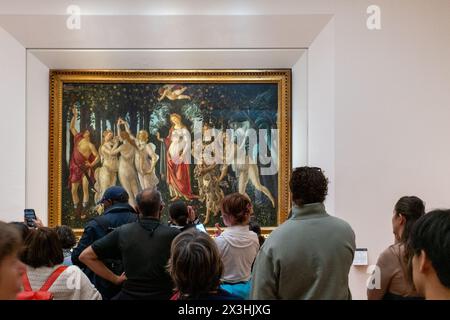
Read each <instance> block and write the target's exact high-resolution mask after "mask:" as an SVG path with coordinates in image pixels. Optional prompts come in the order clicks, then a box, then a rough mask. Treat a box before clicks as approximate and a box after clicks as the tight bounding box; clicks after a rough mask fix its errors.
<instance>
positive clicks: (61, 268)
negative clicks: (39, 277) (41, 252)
mask: <svg viewBox="0 0 450 320" xmlns="http://www.w3.org/2000/svg"><path fill="white" fill-rule="evenodd" d="M66 269H67V266H59V267H58V268H56V270H55V271H53V273H52V274H51V275H50V277H48V279H47V281H45V283H44V285H43V286H42V288H41V289H40V290H39V291H48V289H50V287H51V286H52V284H53V283H54V282H55V281H56V279H58V277H59V276H60V275H61V273H63V272H64V271H65V270H66Z"/></svg>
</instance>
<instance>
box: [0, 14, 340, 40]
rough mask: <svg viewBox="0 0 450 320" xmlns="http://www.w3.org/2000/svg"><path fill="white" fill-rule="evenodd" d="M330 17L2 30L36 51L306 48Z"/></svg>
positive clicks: (9, 22) (16, 25) (108, 21)
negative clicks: (52, 49)
mask: <svg viewBox="0 0 450 320" xmlns="http://www.w3.org/2000/svg"><path fill="white" fill-rule="evenodd" d="M331 18H332V16H331V15H326V14H314V15H264V16H263V15H258V16H254V15H252V16H243V15H239V16H236V15H235V16H231V15H228V16H205V15H200V16H199V15H182V16H179V15H178V16H143V15H139V16H125V15H122V16H117V15H116V16H104V15H103V16H92V15H90V16H81V29H80V30H70V29H68V28H67V27H66V20H67V16H64V15H20V16H17V15H3V16H0V26H1V27H3V28H4V29H5V30H6V31H7V32H9V33H10V34H11V35H12V36H13V37H14V38H16V39H17V40H18V41H19V42H20V43H21V44H22V45H23V46H24V47H25V48H34V49H40V48H44V49H48V48H54V49H74V48H76V49H79V48H84V49H215V48H234V49H242V48H307V47H309V46H310V45H311V43H312V42H313V41H314V39H315V37H316V36H317V35H318V34H319V33H320V31H321V30H322V29H323V28H324V26H325V25H326V24H327V23H328V22H329V21H330V19H331Z"/></svg>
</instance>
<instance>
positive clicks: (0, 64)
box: [0, 27, 26, 221]
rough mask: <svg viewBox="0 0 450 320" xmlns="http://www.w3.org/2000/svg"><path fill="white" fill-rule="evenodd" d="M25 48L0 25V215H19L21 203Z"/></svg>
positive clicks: (23, 200) (23, 182) (22, 192)
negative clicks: (0, 149)
mask: <svg viewBox="0 0 450 320" xmlns="http://www.w3.org/2000/svg"><path fill="white" fill-rule="evenodd" d="M25 63H26V57H25V48H24V47H23V46H22V45H20V43H19V42H17V41H16V40H15V39H14V38H13V37H11V35H9V34H8V33H7V32H6V31H5V30H4V29H2V28H1V27H0V76H1V81H0V97H1V102H0V110H1V114H2V117H1V121H0V122H1V124H0V137H1V138H0V141H1V147H2V151H1V160H0V177H1V183H0V194H1V197H2V200H1V203H0V219H2V220H6V221H8V220H12V219H17V218H22V216H23V208H24V206H25V127H26V123H25V76H26V74H25V68H26V66H25Z"/></svg>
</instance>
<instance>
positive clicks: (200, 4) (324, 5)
mask: <svg viewBox="0 0 450 320" xmlns="http://www.w3.org/2000/svg"><path fill="white" fill-rule="evenodd" d="M337 1H339V2H341V3H342V2H343V1H344V0H314V1H312V0H126V1H125V0H13V1H11V0H0V14H16V15H23V14H25V15H26V14H36V15H55V14H56V15H64V14H66V9H67V7H68V6H69V5H73V4H75V5H78V6H79V7H80V9H81V12H82V14H92V15H269V14H274V15H277V14H302V13H303V14H304V13H305V12H306V13H309V14H312V13H331V12H330V8H334V7H335V2H337Z"/></svg>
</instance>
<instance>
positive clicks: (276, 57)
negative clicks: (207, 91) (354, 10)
mask: <svg viewBox="0 0 450 320" xmlns="http://www.w3.org/2000/svg"><path fill="white" fill-rule="evenodd" d="M73 4H75V5H78V6H79V7H80V9H81V14H82V15H81V29H80V30H70V29H68V28H67V27H66V22H67V19H68V17H69V16H68V14H67V12H66V10H67V7H68V6H69V5H73ZM330 8H334V4H333V0H317V1H305V0H214V1H211V0H189V1H186V0H170V1H167V0H164V1H163V0H127V1H124V0H108V1H105V0H69V1H67V0H38V1H37V0H14V1H10V0H0V27H1V28H3V29H5V30H6V31H7V32H8V33H9V34H11V35H12V36H13V37H14V38H15V39H16V40H17V41H19V42H20V43H21V44H22V45H23V46H24V47H25V48H27V49H28V52H29V53H30V54H33V55H34V56H36V57H37V58H38V59H39V60H40V61H42V62H43V63H44V64H45V65H46V66H47V67H49V68H50V69H111V68H115V69H174V68H175V69H208V68H210V69H216V68H255V69H261V68H291V67H292V66H293V65H294V64H295V63H296V62H297V61H298V60H299V59H300V57H301V56H302V55H303V53H304V52H305V48H308V47H310V45H311V43H312V42H313V41H314V39H315V38H316V37H317V35H318V34H319V33H320V32H321V30H322V29H323V28H324V27H325V26H326V25H327V23H328V22H329V21H330V20H331V19H332V17H333V15H332V13H330V11H329V10H330Z"/></svg>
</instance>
